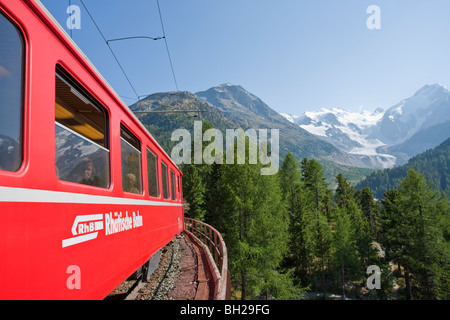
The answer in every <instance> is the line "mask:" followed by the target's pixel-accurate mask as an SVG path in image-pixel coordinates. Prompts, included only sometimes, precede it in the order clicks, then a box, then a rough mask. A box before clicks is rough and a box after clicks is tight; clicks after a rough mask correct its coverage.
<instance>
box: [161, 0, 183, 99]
mask: <svg viewBox="0 0 450 320" xmlns="http://www.w3.org/2000/svg"><path fill="white" fill-rule="evenodd" d="M156 3H157V5H158V13H159V20H160V21H161V29H162V32H163V38H164V43H165V44H166V50H167V56H168V57H169V62H170V68H171V69H172V75H173V80H174V81H175V88H176V89H177V91H179V90H178V83H177V78H176V76H175V71H174V69H173V64H172V58H171V57H170V51H169V45H168V44H167V37H166V32H165V30H164V23H163V18H162V15H161V8H160V6H159V0H156Z"/></svg>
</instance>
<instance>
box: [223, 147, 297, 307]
mask: <svg viewBox="0 0 450 320" xmlns="http://www.w3.org/2000/svg"><path fill="white" fill-rule="evenodd" d="M249 143H251V142H250V141H249V140H247V144H246V148H247V152H246V157H247V155H248V144H249ZM261 167H262V165H261V164H260V163H258V164H249V161H248V158H247V159H246V161H245V164H226V165H223V166H222V168H221V171H220V175H219V176H218V180H217V181H216V184H217V185H216V188H217V189H218V190H219V189H220V190H221V192H222V197H223V198H222V199H223V201H222V203H224V205H222V206H221V214H220V215H221V218H220V219H221V222H220V225H221V226H222V227H223V234H224V238H225V242H226V244H227V248H228V252H229V257H230V268H231V274H232V281H233V283H234V284H235V286H236V288H237V289H239V290H240V291H241V298H242V299H248V298H252V299H254V298H256V297H261V296H262V297H266V298H269V297H276V298H279V297H284V298H286V297H290V298H294V297H295V298H298V294H299V292H300V291H299V290H298V289H296V288H295V287H294V286H293V284H292V280H291V277H290V275H289V273H287V272H284V271H283V270H281V262H282V261H283V259H284V257H285V255H286V253H287V252H288V250H289V247H288V239H289V238H288V226H289V219H288V217H287V212H286V209H285V206H284V203H283V200H282V196H281V189H280V181H279V177H278V175H273V176H264V175H261Z"/></svg>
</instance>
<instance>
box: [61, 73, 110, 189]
mask: <svg viewBox="0 0 450 320" xmlns="http://www.w3.org/2000/svg"><path fill="white" fill-rule="evenodd" d="M55 86H56V94H55V148H56V153H55V155H56V156H55V165H56V173H57V175H58V178H59V179H60V180H63V181H69V182H75V183H81V184H86V185H91V186H96V187H102V188H108V187H109V149H108V143H107V142H108V141H107V123H108V122H107V115H106V114H107V113H106V111H105V110H104V109H103V108H102V107H101V106H100V105H99V103H98V102H97V101H95V99H94V98H93V97H92V96H90V95H89V94H88V93H87V92H86V91H85V90H84V89H83V88H82V87H81V86H80V85H79V84H78V83H77V82H76V81H75V80H74V79H72V78H71V77H69V76H68V75H67V74H66V73H65V72H64V71H63V70H62V68H60V67H59V66H58V67H57V69H56V85H55Z"/></svg>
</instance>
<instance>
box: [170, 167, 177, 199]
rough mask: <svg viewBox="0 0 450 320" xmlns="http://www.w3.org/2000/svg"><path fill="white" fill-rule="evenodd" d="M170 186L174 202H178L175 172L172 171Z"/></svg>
mask: <svg viewBox="0 0 450 320" xmlns="http://www.w3.org/2000/svg"><path fill="white" fill-rule="evenodd" d="M170 186H171V189H172V200H177V194H176V191H175V189H176V188H175V172H173V171H172V170H170Z"/></svg>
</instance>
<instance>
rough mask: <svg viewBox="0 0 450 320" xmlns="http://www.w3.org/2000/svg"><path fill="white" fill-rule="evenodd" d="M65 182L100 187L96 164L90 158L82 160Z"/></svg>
mask: <svg viewBox="0 0 450 320" xmlns="http://www.w3.org/2000/svg"><path fill="white" fill-rule="evenodd" d="M64 180H66V181H70V182H76V183H81V184H87V185H90V186H99V185H100V181H99V178H98V177H97V176H96V175H95V168H94V162H93V161H92V160H91V159H90V158H84V159H83V160H81V162H80V163H78V164H77V165H76V166H75V168H73V170H72V171H70V172H69V174H68V175H67V178H65V179H64Z"/></svg>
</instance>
